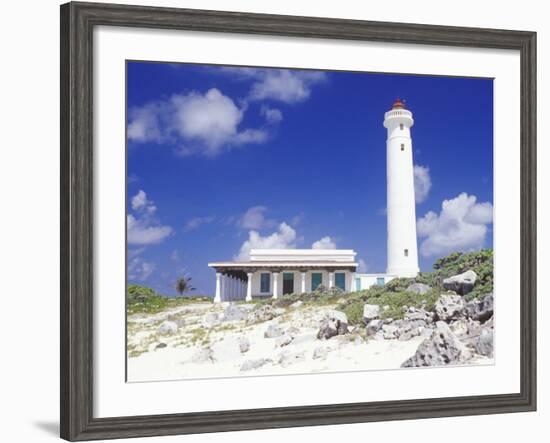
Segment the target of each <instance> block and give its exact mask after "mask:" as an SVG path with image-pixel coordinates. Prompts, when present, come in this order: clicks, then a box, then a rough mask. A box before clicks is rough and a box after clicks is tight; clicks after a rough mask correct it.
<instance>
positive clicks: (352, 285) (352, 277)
mask: <svg viewBox="0 0 550 443" xmlns="http://www.w3.org/2000/svg"><path fill="white" fill-rule="evenodd" d="M346 274H347V275H348V278H349V289H348V291H349V292H354V291H357V289H356V288H355V272H353V271H352V272H346Z"/></svg>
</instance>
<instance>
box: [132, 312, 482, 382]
mask: <svg viewBox="0 0 550 443" xmlns="http://www.w3.org/2000/svg"><path fill="white" fill-rule="evenodd" d="M226 308H227V305H225V304H224V305H219V306H215V305H212V304H210V303H206V304H193V305H187V306H184V307H180V308H177V309H175V310H171V311H166V312H162V313H160V314H156V315H152V316H139V315H138V316H131V317H129V318H128V345H129V348H128V349H129V358H128V381H129V382H139V381H153V380H155V381H156V380H174V379H196V378H217V377H238V376H256V375H281V374H300V373H314V372H340V371H363V370H374V369H397V368H400V366H401V364H402V363H403V362H404V361H405V360H406V359H407V358H409V357H410V356H412V355H413V354H414V353H415V351H416V349H417V347H418V345H419V344H420V343H421V342H422V341H423V340H424V339H425V337H421V336H419V337H414V338H412V339H410V340H408V341H400V340H395V339H392V340H387V339H382V340H380V339H374V338H364V334H361V333H360V332H361V328H357V329H356V330H352V332H351V333H350V334H346V335H340V336H336V337H332V338H330V339H328V340H319V339H317V332H318V330H319V322H320V320H321V319H322V318H323V317H324V315H325V314H326V313H327V312H328V311H330V310H331V309H332V307H330V306H327V307H307V308H306V307H299V308H296V309H293V308H287V309H286V310H284V312H283V310H281V311H280V312H279V314H280V315H279V316H278V317H276V318H274V319H272V320H268V321H263V322H258V323H254V324H250V323H248V322H247V321H246V320H244V319H243V320H230V321H224V320H223V313H224V310H225V309H226ZM253 308H254V305H251V304H248V305H240V306H239V309H240V310H242V311H249V310H251V309H253ZM216 317H218V318H217V319H216ZM165 321H169V322H173V323H172V326H174V323H176V324H178V328H177V331H171V332H170V333H167V334H161V333H159V327H160V325H162V323H163V322H165ZM270 325H276V326H278V327H280V328H281V329H282V330H283V331H285V337H286V336H292V337H293V340H292V341H291V342H290V343H289V344H287V345H284V346H281V345H280V341H281V340H284V339H281V337H275V338H266V337H265V336H264V333H265V332H266V330H267V329H268V328H269V326H270ZM363 329H364V328H363ZM243 340H244V341H245V342H247V343H248V350H247V351H246V352H242V349H241V345H242V342H243ZM159 344H160V347H159ZM247 362H248V363H247ZM258 362H262V363H263V364H262V365H261V366H259V367H254V368H252V369H247V368H246V366H247V365H248V366H250V365H251V364H252V366H256V365H259V363H258ZM476 363H490V361H489V360H488V359H487V361H485V360H484V361H476ZM243 365H244V369H243Z"/></svg>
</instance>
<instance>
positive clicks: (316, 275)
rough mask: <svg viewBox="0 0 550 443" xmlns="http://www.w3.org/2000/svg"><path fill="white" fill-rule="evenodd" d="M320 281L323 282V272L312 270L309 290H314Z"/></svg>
mask: <svg viewBox="0 0 550 443" xmlns="http://www.w3.org/2000/svg"><path fill="white" fill-rule="evenodd" d="M321 283H323V274H322V273H320V272H312V273H311V292H313V291H315V290H316V289H317V287H318V286H319V285H320V284H321Z"/></svg>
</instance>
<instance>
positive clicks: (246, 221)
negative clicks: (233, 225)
mask: <svg viewBox="0 0 550 443" xmlns="http://www.w3.org/2000/svg"><path fill="white" fill-rule="evenodd" d="M266 212H267V208H266V207H265V206H253V207H252V208H249V209H248V210H247V211H246V212H245V213H244V214H243V216H242V217H241V218H240V219H239V221H238V224H239V226H240V227H241V228H244V229H256V230H257V229H263V228H272V227H273V226H275V225H276V224H277V223H276V222H275V220H272V219H269V218H267V217H266V216H265V213H266Z"/></svg>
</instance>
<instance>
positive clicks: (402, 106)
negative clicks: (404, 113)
mask: <svg viewBox="0 0 550 443" xmlns="http://www.w3.org/2000/svg"><path fill="white" fill-rule="evenodd" d="M391 108H392V109H406V108H405V102H404V101H402V100H401V99H399V98H398V99H396V100H395V101H394V102H393V105H392V107H391Z"/></svg>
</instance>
